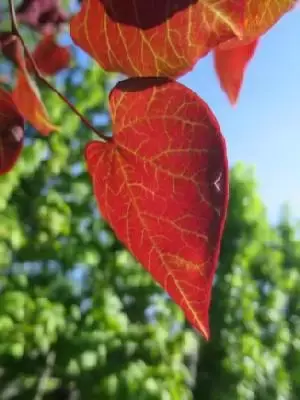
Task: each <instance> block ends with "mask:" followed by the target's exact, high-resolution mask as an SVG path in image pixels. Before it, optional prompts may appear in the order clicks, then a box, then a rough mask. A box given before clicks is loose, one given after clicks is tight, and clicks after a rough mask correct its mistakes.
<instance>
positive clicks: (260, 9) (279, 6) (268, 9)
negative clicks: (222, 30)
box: [245, 0, 296, 39]
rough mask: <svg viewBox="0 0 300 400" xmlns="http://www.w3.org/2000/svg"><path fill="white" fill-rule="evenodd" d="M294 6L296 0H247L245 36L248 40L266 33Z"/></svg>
mask: <svg viewBox="0 0 300 400" xmlns="http://www.w3.org/2000/svg"><path fill="white" fill-rule="evenodd" d="M295 4H296V0H272V1H270V0H259V1H257V0H247V2H246V9H245V35H246V37H247V38H248V39H250V38H252V39H256V38H257V37H259V36H261V35H262V34H264V33H265V32H266V31H268V30H269V29H270V28H271V27H272V26H273V25H274V24H276V22H277V21H278V20H279V19H280V18H281V17H282V16H283V15H284V14H285V13H287V12H288V11H290V10H291V9H292V8H293V7H294V6H295Z"/></svg>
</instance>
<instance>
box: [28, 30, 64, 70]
mask: <svg viewBox="0 0 300 400" xmlns="http://www.w3.org/2000/svg"><path fill="white" fill-rule="evenodd" d="M32 56H33V58H34V61H35V62H36V64H37V66H38V68H39V70H40V71H41V72H42V74H44V75H55V74H56V73H58V72H60V71H61V70H62V69H64V68H67V67H68V66H69V63H70V58H71V53H70V50H69V48H67V47H62V46H59V45H58V44H57V43H56V41H55V36H54V35H45V36H44V37H43V38H42V40H41V41H40V42H39V43H38V45H37V47H36V48H35V50H34V52H33V54H32Z"/></svg>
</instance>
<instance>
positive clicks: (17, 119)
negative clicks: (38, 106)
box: [0, 87, 24, 175]
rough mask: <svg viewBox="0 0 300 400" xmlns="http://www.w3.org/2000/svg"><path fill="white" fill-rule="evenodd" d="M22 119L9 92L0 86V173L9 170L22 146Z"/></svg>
mask: <svg viewBox="0 0 300 400" xmlns="http://www.w3.org/2000/svg"><path fill="white" fill-rule="evenodd" d="M23 141H24V119H23V117H22V115H21V114H20V113H19V112H18V110H17V108H16V106H15V104H14V102H13V100H12V97H11V95H10V93H8V92H7V91H5V90H4V89H2V88H1V87H0V175H3V174H5V173H7V172H9V171H10V170H11V169H12V167H13V166H14V165H15V163H16V162H17V160H18V158H19V155H20V153H21V151H22V148H23Z"/></svg>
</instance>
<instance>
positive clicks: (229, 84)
mask: <svg viewBox="0 0 300 400" xmlns="http://www.w3.org/2000/svg"><path fill="white" fill-rule="evenodd" d="M257 44H258V40H254V41H253V42H250V43H248V44H245V45H244V46H239V47H234V48H228V49H220V48H216V49H215V51H214V61H215V69H216V73H217V75H218V77H219V79H220V84H221V87H222V89H223V90H224V91H225V92H226V94H227V96H228V98H229V100H230V102H231V104H235V103H236V102H237V99H238V96H239V93H240V90H241V87H242V83H243V79H244V73H245V70H246V67H247V65H248V63H249V61H250V60H251V58H252V57H253V55H254V52H255V49H256V47H257Z"/></svg>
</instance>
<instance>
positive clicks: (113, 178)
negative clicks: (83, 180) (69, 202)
mask: <svg viewBox="0 0 300 400" xmlns="http://www.w3.org/2000/svg"><path fill="white" fill-rule="evenodd" d="M110 109H111V114H112V120H113V131H114V136H113V139H112V140H111V141H109V142H108V143H102V142H99V141H93V142H91V143H89V144H88V145H87V147H86V152H85V156H86V160H87V165H88V170H89V172H90V174H91V175H92V177H93V187H94V193H95V196H96V199H97V202H98V206H99V208H100V210H101V213H102V215H103V217H104V218H105V219H106V220H107V221H108V223H109V224H110V225H111V227H112V228H113V230H114V231H115V233H116V235H117V237H118V238H119V239H120V240H121V241H122V242H123V243H124V244H125V245H126V246H127V247H128V249H129V250H130V251H131V253H132V254H134V255H135V257H136V258H137V259H138V260H139V261H140V262H141V263H142V265H143V266H144V267H145V268H146V269H147V270H148V271H149V272H150V273H151V274H152V276H153V278H154V279H155V280H156V281H157V282H158V283H159V284H160V285H161V286H163V287H164V289H165V290H166V291H167V292H168V293H169V295H170V296H171V297H172V298H173V299H174V300H175V302H177V303H178V305H179V306H180V307H182V309H183V310H184V312H185V314H186V317H187V319H188V320H189V321H190V322H191V323H192V324H193V325H194V326H195V327H196V328H197V329H199V330H200V331H201V333H202V334H203V335H204V337H205V338H208V337H209V323H208V309H209V305H210V298H211V286H212V281H213V277H214V273H215V270H216V267H217V262H218V255H219V246H220V240H221V237H222V232H223V226H224V221H225V217H226V209H227V202H228V165H227V158H226V148H225V142H224V139H223V137H222V135H221V133H220V128H219V125H218V123H217V121H216V119H215V117H214V115H213V114H212V112H211V111H210V109H209V107H208V106H207V104H206V103H205V102H204V101H203V100H201V99H200V98H199V97H198V96H197V95H196V94H195V93H193V92H192V91H191V90H189V89H187V88H186V87H185V86H183V85H181V84H179V83H177V82H175V81H171V80H168V79H164V78H160V79H159V78H158V79H155V78H133V79H130V80H127V81H123V82H121V83H119V84H118V85H117V86H116V87H115V88H114V89H113V91H112V92H111V95H110Z"/></svg>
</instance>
